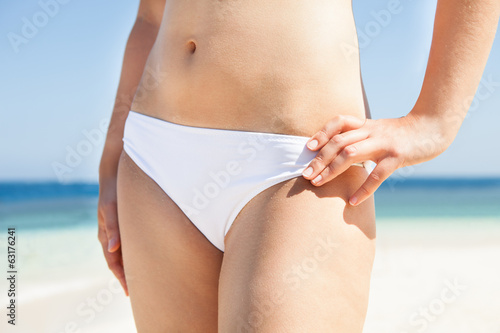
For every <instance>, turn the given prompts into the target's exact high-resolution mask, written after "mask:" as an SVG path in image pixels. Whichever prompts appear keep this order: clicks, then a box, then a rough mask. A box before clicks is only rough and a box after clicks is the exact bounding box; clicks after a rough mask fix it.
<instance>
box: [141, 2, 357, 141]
mask: <svg viewBox="0 0 500 333" xmlns="http://www.w3.org/2000/svg"><path fill="white" fill-rule="evenodd" d="M350 6H351V5H350V2H348V1H297V2H289V1H269V0H267V1H243V0H232V1H231V0H226V1H198V0H197V1H195V0H193V1H186V0H177V1H170V2H167V5H166V8H165V13H164V17H163V22H162V25H161V27H160V31H159V34H158V37H157V40H156V43H155V46H154V47H153V49H152V51H151V54H150V57H149V59H148V62H147V64H146V70H145V72H144V75H143V78H142V81H141V84H140V86H139V92H138V94H137V95H136V98H135V99H134V103H133V105H132V109H133V110H134V111H138V112H142V113H144V114H147V115H151V116H154V117H157V118H161V119H165V120H168V121H172V122H176V123H179V124H185V125H192V126H201V127H213V128H227V129H237V130H254V131H262V132H275V133H285V134H295V135H305V136H308V135H311V134H313V133H314V132H315V131H317V130H318V129H319V127H321V125H323V124H324V122H326V121H327V120H328V119H330V118H332V117H333V116H335V115H337V114H352V115H356V116H359V117H364V116H365V111H366V110H365V107H364V104H363V94H362V87H361V81H360V70H359V63H358V61H359V59H358V58H357V57H354V58H353V57H352V54H346V53H345V52H344V51H343V47H342V45H344V46H345V45H346V44H347V45H350V46H352V47H356V45H355V40H356V31H355V26H354V20H353V16H352V10H351V7H350Z"/></svg>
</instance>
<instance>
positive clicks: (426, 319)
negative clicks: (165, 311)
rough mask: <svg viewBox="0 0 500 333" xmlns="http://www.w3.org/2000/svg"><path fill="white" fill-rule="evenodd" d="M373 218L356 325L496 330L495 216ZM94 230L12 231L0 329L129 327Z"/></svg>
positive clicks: (499, 232) (454, 332)
mask: <svg viewBox="0 0 500 333" xmlns="http://www.w3.org/2000/svg"><path fill="white" fill-rule="evenodd" d="M377 226H378V230H377V233H378V236H377V248H378V251H377V255H376V259H375V264H374V269H373V277H372V284H371V295H370V305H369V310H368V315H367V319H366V325H365V331H364V332H365V333H388V332H395V333H414V332H429V333H431V332H440V333H442V332H450V333H462V332H463V333H466V332H467V333H470V332H474V333H500V316H499V314H500V285H499V284H498V281H499V278H500V260H499V258H500V221H499V220H498V219H487V218H482V219H470V218H468V219H463V220H460V219H444V218H440V219H434V220H432V219H428V218H427V219H414V220H410V219H406V220H404V221H402V220H401V219H390V218H386V219H379V222H378V225H377ZM95 235H96V234H95V228H94V227H90V226H82V227H78V228H71V229H66V230H40V231H37V232H26V233H22V232H21V233H20V235H19V244H21V245H20V248H21V251H22V257H21V259H22V261H20V262H19V281H18V291H19V297H18V299H17V302H18V304H17V318H16V324H17V325H16V326H15V327H13V326H12V325H7V324H6V319H5V317H4V316H3V317H4V319H3V320H2V321H3V322H2V324H1V325H0V327H2V330H1V331H2V332H6V333H10V332H16V333H19V332H22V333H68V332H79V333H87V332H88V333H101V332H102V333H104V332H106V333H109V332H120V333H129V332H130V333H132V332H135V327H134V322H133V317H132V311H131V308H130V302H129V299H128V298H127V297H125V296H124V294H123V292H122V290H121V288H120V286H119V284H118V282H117V280H116V279H114V277H113V276H112V274H111V273H110V272H109V271H108V269H107V266H106V264H105V262H104V259H103V257H102V254H101V249H100V247H99V246H98V243H97V239H96V236H95ZM61 249H63V251H61ZM1 286H2V290H4V289H5V288H6V285H5V283H4V282H3V283H2V285H1ZM2 294H4V295H5V293H2ZM4 295H3V297H4ZM3 300H4V301H5V300H6V298H5V297H4V298H3ZM4 301H2V304H6V303H5V302H4Z"/></svg>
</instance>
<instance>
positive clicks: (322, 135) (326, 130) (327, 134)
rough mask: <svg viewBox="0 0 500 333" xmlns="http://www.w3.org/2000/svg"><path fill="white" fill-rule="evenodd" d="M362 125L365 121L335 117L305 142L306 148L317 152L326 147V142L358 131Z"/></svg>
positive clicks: (343, 116)
mask: <svg viewBox="0 0 500 333" xmlns="http://www.w3.org/2000/svg"><path fill="white" fill-rule="evenodd" d="M364 123H365V120H363V119H359V118H357V117H354V116H345V115H339V116H336V117H334V118H333V119H332V120H330V121H328V122H327V123H326V124H325V125H324V126H323V128H322V129H320V130H319V131H318V132H317V133H316V134H314V135H313V136H312V137H311V138H310V139H309V140H308V141H307V148H309V149H310V150H317V149H319V148H321V147H323V146H324V145H326V144H327V142H328V141H329V140H330V139H331V138H332V137H334V136H335V135H337V134H339V133H342V132H345V131H350V130H354V129H358V128H360V127H361V126H363V124H364Z"/></svg>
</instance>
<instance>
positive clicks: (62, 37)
mask: <svg viewBox="0 0 500 333" xmlns="http://www.w3.org/2000/svg"><path fill="white" fill-rule="evenodd" d="M59 1H60V2H64V1H63V0H59ZM393 1H394V0H362V1H356V0H354V10H355V18H356V26H357V28H358V31H360V36H361V35H364V37H360V38H363V40H361V39H360V42H361V46H362V48H361V65H362V72H363V78H364V81H365V86H366V90H367V94H368V99H369V103H370V106H371V110H372V115H373V117H374V118H389V117H400V116H402V115H405V114H407V113H408V112H409V111H410V110H411V108H412V106H413V104H414V102H415V100H416V99H417V97H418V94H419V91H420V87H421V83H422V80H423V76H424V72H425V66H426V61H427V56H428V52H429V48H430V42H431V36H432V24H433V19H434V10H435V6H436V0H426V1H423V0H421V1H415V0H413V1H411V0H401V1H400V4H399V6H398V8H399V11H398V12H397V13H393V14H391V17H390V19H389V20H387V22H379V21H377V18H376V16H377V15H374V13H377V12H380V11H381V10H387V9H389V8H390V6H391V3H392V2H393ZM65 2H66V3H64V4H60V3H59V2H56V0H41V1H38V0H24V1H22V2H21V1H12V0H11V1H2V2H1V4H0V101H1V113H0V180H63V181H66V182H67V181H91V182H95V181H97V169H98V165H99V159H100V155H101V152H102V146H103V143H104V141H103V140H104V134H103V132H102V130H101V128H102V123H105V122H106V121H107V120H108V119H109V116H110V114H111V109H112V107H113V101H114V97H115V94H116V89H117V85H118V79H119V75H120V70H121V63H122V57H123V52H124V48H125V43H126V40H127V37H128V34H129V33H130V29H131V27H132V24H133V22H134V19H135V14H136V11H137V6H138V0H108V1H102V0H100V1H98V0H86V1H77V0H65ZM49 3H52V4H54V3H57V4H58V8H56V7H54V6H53V5H52V6H45V11H44V8H43V7H44V6H43V4H49ZM46 13H48V14H46ZM49 14H50V15H49ZM34 21H36V23H38V25H39V27H37V26H33V27H34V28H35V29H31V30H30V29H29V25H30V24H33V22H34ZM26 22H29V23H26ZM23 26H25V27H24V31H23ZM23 32H24V35H25V36H27V37H28V38H25V39H24V40H23V41H19V40H17V43H18V44H15V43H12V38H14V37H13V36H14V35H18V36H23ZM499 39H500V37H499V36H497V38H496V40H495V43H494V46H493V50H492V52H491V54H490V59H489V61H488V64H487V66H486V69H485V72H484V75H483V78H484V80H485V82H487V81H492V82H499V83H498V84H497V85H496V86H495V85H493V86H489V85H482V86H480V89H481V91H482V92H483V94H482V98H476V100H475V102H474V104H473V108H471V110H470V111H469V116H468V117H467V118H466V120H465V122H464V124H463V126H462V128H461V129H460V132H459V134H458V136H457V138H456V139H455V142H454V143H453V144H452V145H451V147H450V148H449V149H448V150H447V151H446V152H445V153H443V154H442V155H440V156H439V157H437V158H436V159H434V160H432V161H430V162H427V163H424V164H421V165H417V166H414V167H411V168H409V169H407V170H401V171H400V172H399V173H400V174H402V175H408V176H467V177H470V176H497V177H500V149H499V148H498V143H499V142H500V140H499V139H498V137H497V135H498V133H499V130H498V128H499V126H500V62H499V61H498V59H500V40H499ZM493 59H497V61H496V63H495V61H494V60H493ZM488 89H490V90H488ZM89 133H90V134H89ZM78 152H81V153H82V154H80V153H78ZM75 155H77V156H75ZM68 158H69V159H70V161H71V163H72V164H71V166H68V164H67V162H66V160H67V159H68ZM55 165H58V166H60V165H65V166H66V167H68V169H66V171H68V172H67V173H65V174H64V175H63V176H61V175H60V176H59V177H58V175H57V172H56V171H54V166H55Z"/></svg>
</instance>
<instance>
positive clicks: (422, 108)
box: [410, 0, 500, 147]
mask: <svg viewBox="0 0 500 333" xmlns="http://www.w3.org/2000/svg"><path fill="white" fill-rule="evenodd" d="M499 15H500V1H498V0H438V4H437V10H436V18H435V23H434V33H433V38H432V45H431V50H430V54H429V61H428V64H427V70H426V73H425V78H424V82H423V85H422V90H421V93H420V95H419V98H418V100H417V102H416V104H415V107H414V109H413V110H412V111H411V112H410V114H411V115H412V116H414V117H415V118H422V117H423V118H428V119H430V120H431V123H432V124H433V125H435V126H436V127H435V128H436V131H439V135H440V136H441V138H442V139H443V146H445V147H447V146H448V145H449V144H450V143H451V142H452V141H453V139H454V138H455V136H456V134H457V132H458V130H459V128H460V126H461V124H462V122H463V119H464V118H465V115H466V113H467V111H468V109H469V107H470V105H471V102H472V97H473V96H474V95H475V92H476V90H477V87H478V85H479V82H480V80H481V76H482V73H483V71H484V67H485V66H486V62H487V59H488V55H489V52H490V50H491V46H492V44H493V40H494V37H495V32H496V29H497V25H498V19H499Z"/></svg>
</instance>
